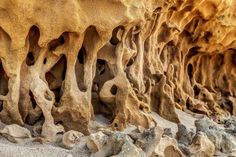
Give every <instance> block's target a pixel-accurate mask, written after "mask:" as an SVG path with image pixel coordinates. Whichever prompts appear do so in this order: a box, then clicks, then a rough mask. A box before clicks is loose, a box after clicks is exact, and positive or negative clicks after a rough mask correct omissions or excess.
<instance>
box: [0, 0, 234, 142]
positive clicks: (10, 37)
mask: <svg viewBox="0 0 236 157" xmlns="http://www.w3.org/2000/svg"><path fill="white" fill-rule="evenodd" d="M235 6H236V3H235V1H229V0H214V1H212V0H196V1H187V0H173V1H169V0H168V1H164V0H149V1H146V0H110V1H107V0H99V1H96V2H95V1H92V0H87V1H83V0H61V1H53V0H41V1H36V0H31V1H24V0H18V1H13V0H2V1H1V2H0V8H1V9H0V20H1V23H0V47H1V48H0V109H1V112H0V119H1V121H3V122H5V123H8V124H9V123H17V124H20V125H23V124H30V125H34V124H35V123H36V122H37V121H39V120H40V119H44V124H43V126H42V132H41V134H42V136H43V137H45V138H47V139H48V140H50V141H52V140H54V138H52V137H54V136H55V135H56V134H57V133H59V132H63V131H64V129H65V130H66V131H68V130H76V131H80V132H82V133H84V134H89V122H90V121H91V120H92V119H93V118H94V115H96V114H103V115H104V116H106V117H107V118H108V119H109V120H110V121H111V124H112V126H113V127H114V128H116V129H120V130H122V129H124V128H125V126H126V124H127V123H131V124H134V125H137V126H138V125H140V126H143V127H144V128H149V127H150V126H152V125H153V119H152V118H151V116H150V114H149V113H150V111H154V112H157V113H158V114H160V115H161V116H162V117H164V118H166V119H168V120H170V121H173V122H179V118H178V116H177V114H176V112H175V108H176V107H177V108H179V109H182V110H185V109H189V110H191V111H194V112H199V113H203V114H206V115H208V116H212V117H214V118H215V120H219V121H220V120H221V117H224V116H227V115H229V114H233V115H236V106H235V104H236V98H235V94H236V88H235V86H234V85H235V83H236V79H235V78H236V77H235V75H236V70H235V69H236V68H235V66H236V50H235V49H234V48H235V47H236V42H235V41H234V40H235V38H234V36H235V30H236V29H235V24H236V23H235V21H236V20H235V17H236V16H235V11H236V7H235Z"/></svg>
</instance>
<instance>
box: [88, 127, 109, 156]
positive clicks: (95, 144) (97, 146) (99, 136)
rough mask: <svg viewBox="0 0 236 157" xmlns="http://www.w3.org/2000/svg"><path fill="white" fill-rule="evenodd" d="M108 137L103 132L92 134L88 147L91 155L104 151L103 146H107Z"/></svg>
mask: <svg viewBox="0 0 236 157" xmlns="http://www.w3.org/2000/svg"><path fill="white" fill-rule="evenodd" d="M107 139H108V136H107V135H105V134H104V133H103V132H101V131H99V132H97V133H94V134H90V135H89V137H88V138H87V142H86V145H87V147H88V148H89V150H90V152H91V153H96V152H98V151H99V150H101V149H102V147H103V145H105V144H106V142H107Z"/></svg>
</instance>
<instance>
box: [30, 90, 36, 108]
mask: <svg viewBox="0 0 236 157" xmlns="http://www.w3.org/2000/svg"><path fill="white" fill-rule="evenodd" d="M29 96H30V101H31V105H32V108H33V109H35V108H36V106H37V103H36V101H35V99H34V95H33V93H32V92H31V91H29Z"/></svg>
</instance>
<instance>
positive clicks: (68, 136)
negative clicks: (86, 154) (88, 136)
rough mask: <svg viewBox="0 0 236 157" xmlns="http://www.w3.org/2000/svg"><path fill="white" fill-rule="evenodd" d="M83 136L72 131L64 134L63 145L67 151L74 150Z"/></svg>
mask: <svg viewBox="0 0 236 157" xmlns="http://www.w3.org/2000/svg"><path fill="white" fill-rule="evenodd" d="M82 136H83V134H82V133H81V132H78V131H74V130H70V131H68V132H66V133H64V135H63V137H62V144H63V146H64V147H65V148H67V149H72V148H73V147H74V146H75V144H76V143H77V142H78V141H79V138H80V137H82Z"/></svg>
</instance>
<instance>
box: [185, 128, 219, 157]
mask: <svg viewBox="0 0 236 157" xmlns="http://www.w3.org/2000/svg"><path fill="white" fill-rule="evenodd" d="M189 151H190V152H191V156H192V157H200V156H205V157H212V156H213V155H214V153H215V146H214V144H213V143H212V142H211V141H210V140H209V139H208V137H207V136H206V134H204V133H201V132H199V133H198V134H197V135H196V136H195V137H194V139H193V142H192V144H191V145H190V147H189Z"/></svg>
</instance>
